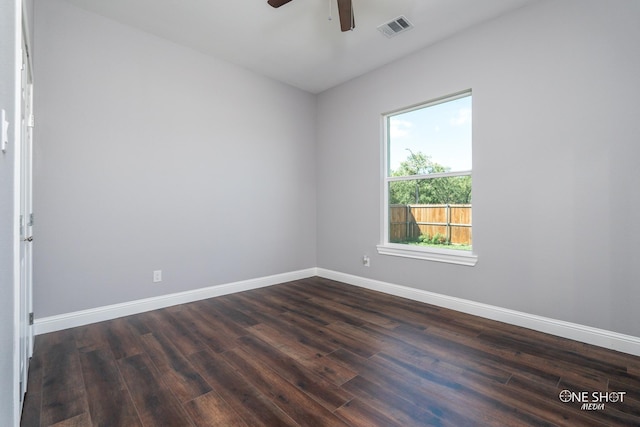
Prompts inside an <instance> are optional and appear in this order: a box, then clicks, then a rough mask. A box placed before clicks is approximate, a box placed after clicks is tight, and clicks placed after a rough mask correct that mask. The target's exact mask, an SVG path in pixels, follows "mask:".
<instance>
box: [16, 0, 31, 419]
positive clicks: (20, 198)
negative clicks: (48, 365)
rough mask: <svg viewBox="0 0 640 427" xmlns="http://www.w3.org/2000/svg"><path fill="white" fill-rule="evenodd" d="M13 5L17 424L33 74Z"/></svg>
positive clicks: (24, 356) (24, 374) (27, 271)
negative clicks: (14, 41) (14, 43)
mask: <svg viewBox="0 0 640 427" xmlns="http://www.w3.org/2000/svg"><path fill="white" fill-rule="evenodd" d="M15 4H16V17H15V22H16V31H15V39H16V48H15V51H16V56H15V67H16V74H15V77H16V78H15V86H16V87H15V97H14V100H15V104H14V108H15V110H14V111H15V116H14V117H15V119H14V122H13V131H14V144H15V145H14V150H15V151H14V155H15V157H14V230H15V231H14V236H15V239H14V352H13V353H14V408H15V412H14V420H15V425H16V426H19V423H20V415H21V413H22V406H23V401H24V393H25V392H26V389H27V382H28V374H29V359H30V357H31V356H32V354H33V338H34V337H33V326H32V325H31V324H30V323H31V322H30V321H29V313H31V310H32V297H31V295H32V247H31V245H32V244H31V241H30V239H28V238H29V237H31V236H32V231H31V228H32V223H31V218H32V216H31V213H32V191H31V189H32V155H33V150H32V131H31V126H32V124H33V122H32V112H33V97H32V96H33V84H32V83H33V78H32V77H33V74H32V70H33V69H32V62H31V58H30V51H31V43H30V40H29V27H28V25H29V24H28V22H27V20H28V19H27V16H26V11H25V5H24V3H23V1H22V0H15Z"/></svg>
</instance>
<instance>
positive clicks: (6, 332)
mask: <svg viewBox="0 0 640 427" xmlns="http://www.w3.org/2000/svg"><path fill="white" fill-rule="evenodd" d="M15 3H16V2H15V1H13V0H0V58H2V60H0V108H3V109H4V110H5V111H7V117H8V121H9V122H10V123H11V127H10V137H11V145H10V146H9V147H8V150H7V152H6V153H5V154H2V153H1V152H0V253H1V254H2V256H0V348H2V350H1V351H0V425H3V426H12V425H14V416H13V415H14V406H13V405H14V403H15V399H14V390H15V388H14V387H15V383H14V380H15V378H16V377H14V375H15V374H14V349H15V346H14V344H15V342H14V338H15V329H14V314H15V311H14V296H15V292H14V274H13V264H14V256H13V243H14V238H15V235H14V214H13V213H14V212H13V209H14V203H13V193H14V192H13V186H14V170H15V169H14V168H15V149H16V144H15V140H13V138H14V133H13V129H12V127H13V124H15V120H16V111H15V107H14V104H15V67H16V63H15V57H16V56H15V55H16V51H15V43H16V38H15V31H16V23H15V13H16V9H15Z"/></svg>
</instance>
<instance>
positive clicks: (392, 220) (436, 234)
mask: <svg viewBox="0 0 640 427" xmlns="http://www.w3.org/2000/svg"><path fill="white" fill-rule="evenodd" d="M471 100H472V96H471V91H465V92H461V93H458V94H455V95H452V96H447V97H445V98H440V99H437V100H434V101H430V102H427V103H425V104H422V105H419V106H416V107H411V108H407V109H404V110H402V111H396V112H393V113H389V114H386V115H385V116H384V149H385V150H384V152H385V155H384V160H385V161H384V165H385V167H384V169H385V170H384V207H383V227H382V229H383V231H382V235H383V237H382V243H381V244H380V245H378V252H379V253H381V254H385V255H396V256H405V257H410V258H419V259H427V260H432V261H443V262H451V263H456V264H464V265H475V263H476V261H477V257H476V256H475V255H474V254H473V251H472V243H473V242H472V227H471V206H472V205H471V195H472V191H471V189H472V175H471V170H472V161H471V145H472V143H471V142H472V141H471V139H472V138H471V137H472V127H471V118H472V114H471V111H472V105H471Z"/></svg>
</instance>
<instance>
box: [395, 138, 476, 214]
mask: <svg viewBox="0 0 640 427" xmlns="http://www.w3.org/2000/svg"><path fill="white" fill-rule="evenodd" d="M409 151H410V150H409ZM410 153H411V154H410V155H409V156H408V157H407V159H406V160H405V161H403V162H401V163H400V166H399V167H398V169H396V170H393V171H391V176H412V175H429V174H435V173H444V172H449V171H450V170H451V168H449V167H446V166H442V165H440V164H438V163H436V162H434V161H432V160H431V156H427V155H426V154H424V153H422V152H417V153H413V152H412V151H410ZM389 203H390V204H392V205H395V204H402V205H408V204H425V205H432V204H469V203H471V177H470V176H452V177H440V178H431V179H416V180H409V181H394V182H391V183H390V187H389Z"/></svg>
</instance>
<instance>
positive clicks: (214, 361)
mask: <svg viewBox="0 0 640 427" xmlns="http://www.w3.org/2000/svg"><path fill="white" fill-rule="evenodd" d="M189 360H191V362H192V363H193V365H194V366H195V367H196V369H198V372H200V373H201V374H202V376H203V377H204V378H205V379H206V380H207V382H208V383H209V384H211V385H212V386H213V388H214V390H215V391H216V392H217V393H218V394H219V395H220V396H221V397H222V398H223V399H224V400H225V402H227V403H228V404H229V405H230V406H231V407H232V408H233V409H234V410H235V411H236V412H237V413H238V414H239V415H240V416H241V417H242V419H243V420H244V421H245V422H246V423H247V424H248V425H249V426H251V427H253V426H264V427H269V426H290V427H294V426H299V424H298V423H297V422H295V421H294V420H293V419H292V418H291V417H289V416H288V415H287V414H286V413H285V412H284V411H283V410H282V409H280V408H279V407H278V406H277V405H275V404H274V403H273V401H271V399H269V398H267V397H266V396H264V395H262V394H261V393H260V392H259V391H258V390H257V389H256V388H255V387H254V386H253V385H252V384H251V383H249V382H248V381H247V379H246V378H245V377H244V376H243V375H241V374H240V373H239V372H237V371H236V370H235V369H234V368H232V367H231V366H230V365H229V364H228V363H227V361H226V360H225V359H224V358H223V357H222V356H220V355H218V354H216V353H213V352H211V351H210V350H205V351H201V352H199V353H195V354H192V355H191V356H189Z"/></svg>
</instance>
